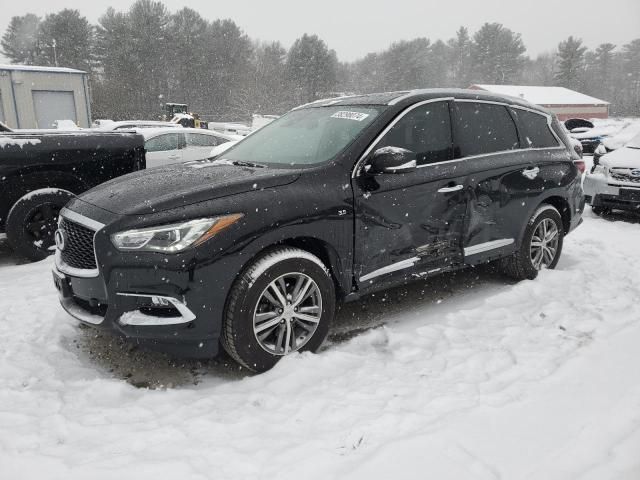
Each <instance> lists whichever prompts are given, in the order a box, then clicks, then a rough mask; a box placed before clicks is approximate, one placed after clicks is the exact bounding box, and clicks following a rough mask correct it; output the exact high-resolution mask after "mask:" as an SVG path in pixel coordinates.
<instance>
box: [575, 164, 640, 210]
mask: <svg viewBox="0 0 640 480" xmlns="http://www.w3.org/2000/svg"><path fill="white" fill-rule="evenodd" d="M584 193H585V198H586V201H587V203H588V204H590V205H591V206H593V207H604V208H616V209H619V210H640V187H639V186H638V185H637V184H635V185H627V184H622V183H621V184H616V183H610V181H609V178H608V177H607V176H606V175H605V174H604V173H600V172H596V173H592V174H590V175H587V176H586V177H585V179H584Z"/></svg>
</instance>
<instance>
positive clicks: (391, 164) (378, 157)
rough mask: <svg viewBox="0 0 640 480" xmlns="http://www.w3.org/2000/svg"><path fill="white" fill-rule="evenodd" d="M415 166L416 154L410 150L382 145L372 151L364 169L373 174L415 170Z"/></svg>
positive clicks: (416, 164)
mask: <svg viewBox="0 0 640 480" xmlns="http://www.w3.org/2000/svg"><path fill="white" fill-rule="evenodd" d="M417 166H418V163H417V162H416V154H415V153H414V152H412V151H411V150H407V149H406V148H399V147H382V148H379V149H378V150H376V151H375V152H373V155H371V160H369V164H368V165H367V167H366V171H367V173H370V174H373V175H379V174H383V173H407V172H411V171H413V170H415V169H416V168H417Z"/></svg>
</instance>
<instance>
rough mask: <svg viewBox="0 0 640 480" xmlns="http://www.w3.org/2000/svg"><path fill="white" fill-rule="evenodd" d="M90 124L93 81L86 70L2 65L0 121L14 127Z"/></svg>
mask: <svg viewBox="0 0 640 480" xmlns="http://www.w3.org/2000/svg"><path fill="white" fill-rule="evenodd" d="M57 120H72V121H73V122H74V123H75V124H76V125H78V126H79V127H89V126H90V123H91V111H90V106H89V83H88V78H87V73H86V72H83V71H82V70H74V69H72V68H58V67H36V66H31V65H0V121H1V122H3V123H5V124H7V125H8V126H9V127H12V128H53V127H54V123H55V122H56V121H57Z"/></svg>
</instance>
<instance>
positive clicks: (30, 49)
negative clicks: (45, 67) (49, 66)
mask: <svg viewBox="0 0 640 480" xmlns="http://www.w3.org/2000/svg"><path fill="white" fill-rule="evenodd" d="M39 26H40V17H38V16H37V15H34V14H32V13H27V14H26V15H23V16H21V17H12V18H11V21H10V22H9V26H8V27H7V30H6V31H5V33H4V35H3V36H2V40H0V46H1V47H2V54H3V55H4V56H5V57H7V58H8V59H9V60H10V61H11V63H20V64H24V65H33V64H34V63H35V62H36V58H37V56H38V29H39Z"/></svg>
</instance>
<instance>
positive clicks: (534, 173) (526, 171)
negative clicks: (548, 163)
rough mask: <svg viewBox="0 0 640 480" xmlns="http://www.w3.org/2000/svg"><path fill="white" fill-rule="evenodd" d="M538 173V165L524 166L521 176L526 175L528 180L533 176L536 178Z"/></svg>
mask: <svg viewBox="0 0 640 480" xmlns="http://www.w3.org/2000/svg"><path fill="white" fill-rule="evenodd" d="M539 173H540V168H538V167H530V168H525V169H524V170H523V171H522V176H523V177H527V178H528V179H529V180H533V179H534V178H536V177H537V176H538V174H539Z"/></svg>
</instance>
